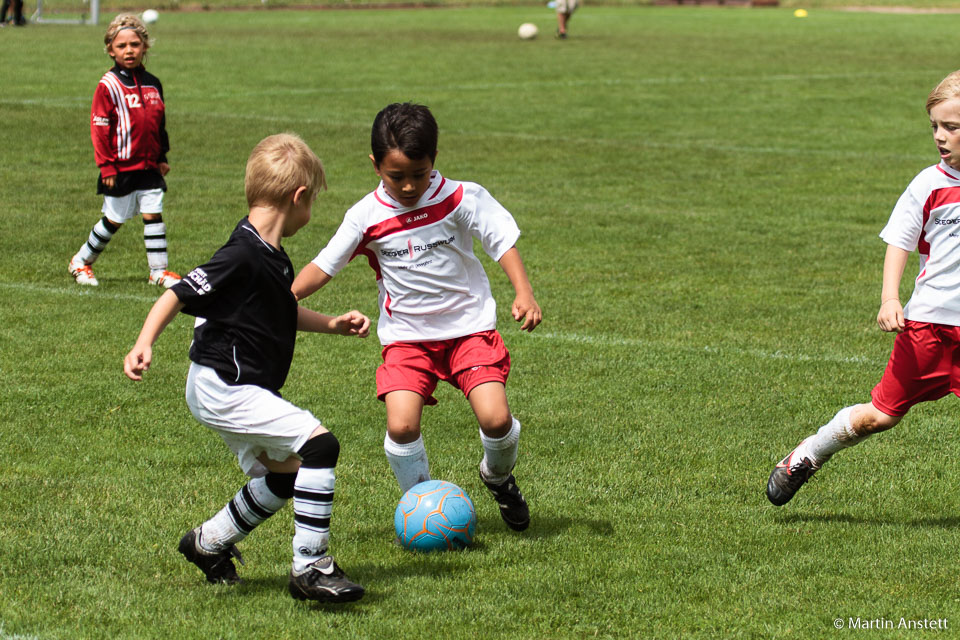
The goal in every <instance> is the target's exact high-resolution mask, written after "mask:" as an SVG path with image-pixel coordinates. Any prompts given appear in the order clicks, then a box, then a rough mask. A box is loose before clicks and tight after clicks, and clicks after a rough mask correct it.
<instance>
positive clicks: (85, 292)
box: [0, 282, 884, 366]
mask: <svg viewBox="0 0 960 640" xmlns="http://www.w3.org/2000/svg"><path fill="white" fill-rule="evenodd" d="M0 290H11V291H26V292H30V293H39V294H46V295H50V296H68V297H74V298H91V299H94V300H96V299H106V300H120V301H129V302H142V303H145V304H152V303H153V302H155V301H156V299H157V297H159V296H157V297H152V296H145V295H137V294H132V293H110V292H107V291H103V290H101V289H99V288H82V289H81V288H80V287H79V286H73V287H48V286H42V285H35V284H25V283H17V282H0ZM371 320H373V321H374V322H376V318H371ZM524 336H525V337H527V338H528V339H532V340H553V341H557V342H570V343H574V344H584V345H598V346H607V347H622V348H629V349H668V350H675V351H685V352H688V353H703V354H710V355H719V356H722V355H731V356H738V357H740V356H746V357H750V358H755V359H757V360H784V361H787V362H833V363H838V364H858V365H872V366H883V364H884V362H882V361H878V360H875V359H873V358H866V357H863V356H837V355H830V354H825V355H807V354H802V353H786V352H783V351H764V350H762V349H741V348H738V347H717V346H714V345H703V346H701V345H682V344H671V343H669V342H662V341H661V342H658V341H654V340H644V339H642V338H629V337H622V336H605V335H586V334H579V333H569V332H564V331H542V330H540V331H536V332H534V333H531V334H524Z"/></svg>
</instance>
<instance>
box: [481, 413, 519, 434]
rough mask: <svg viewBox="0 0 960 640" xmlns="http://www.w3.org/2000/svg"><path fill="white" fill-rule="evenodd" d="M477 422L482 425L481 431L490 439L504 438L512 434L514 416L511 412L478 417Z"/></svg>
mask: <svg viewBox="0 0 960 640" xmlns="http://www.w3.org/2000/svg"><path fill="white" fill-rule="evenodd" d="M477 421H478V422H479V423H480V430H481V431H483V434H484V435H485V436H487V437H488V438H502V437H504V436H505V435H507V434H508V433H510V428H511V427H512V426H513V416H512V415H510V412H509V411H507V412H496V413H490V414H486V415H483V416H479V415H478V416H477Z"/></svg>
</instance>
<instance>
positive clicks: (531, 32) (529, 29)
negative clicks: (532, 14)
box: [517, 22, 540, 40]
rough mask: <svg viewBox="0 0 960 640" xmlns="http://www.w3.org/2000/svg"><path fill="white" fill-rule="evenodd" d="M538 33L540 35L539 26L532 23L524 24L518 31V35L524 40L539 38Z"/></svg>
mask: <svg viewBox="0 0 960 640" xmlns="http://www.w3.org/2000/svg"><path fill="white" fill-rule="evenodd" d="M538 33H540V30H539V29H537V25H535V24H533V23H532V22H524V23H523V24H522V25H520V28H519V29H517V35H518V36H520V38H521V39H523V40H533V39H534V38H536V37H537V34H538Z"/></svg>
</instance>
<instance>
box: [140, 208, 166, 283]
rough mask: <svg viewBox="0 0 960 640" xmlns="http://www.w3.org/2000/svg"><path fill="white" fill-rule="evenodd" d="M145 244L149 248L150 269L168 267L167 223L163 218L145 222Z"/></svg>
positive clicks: (148, 261)
mask: <svg viewBox="0 0 960 640" xmlns="http://www.w3.org/2000/svg"><path fill="white" fill-rule="evenodd" d="M143 244H144V246H145V247H146V248H147V264H148V265H150V271H166V269H167V264H168V263H167V225H165V224H164V223H163V221H162V220H158V221H155V222H147V221H146V220H144V222H143Z"/></svg>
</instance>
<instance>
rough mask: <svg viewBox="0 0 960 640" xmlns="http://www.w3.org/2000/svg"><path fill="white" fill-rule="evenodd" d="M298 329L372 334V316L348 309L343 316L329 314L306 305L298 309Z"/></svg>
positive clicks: (355, 334) (354, 334)
mask: <svg viewBox="0 0 960 640" xmlns="http://www.w3.org/2000/svg"><path fill="white" fill-rule="evenodd" d="M297 331H312V332H314V333H336V334H339V335H341V336H359V337H361V338H366V337H367V336H368V335H370V318H368V317H367V316H365V315H363V314H362V313H360V312H359V311H356V310H354V311H348V312H346V313H345V314H343V315H342V316H336V317H334V316H328V315H326V314H323V313H317V312H316V311H313V310H311V309H307V308H305V307H298V310H297Z"/></svg>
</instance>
